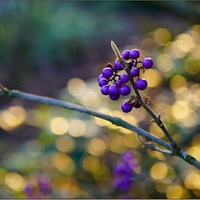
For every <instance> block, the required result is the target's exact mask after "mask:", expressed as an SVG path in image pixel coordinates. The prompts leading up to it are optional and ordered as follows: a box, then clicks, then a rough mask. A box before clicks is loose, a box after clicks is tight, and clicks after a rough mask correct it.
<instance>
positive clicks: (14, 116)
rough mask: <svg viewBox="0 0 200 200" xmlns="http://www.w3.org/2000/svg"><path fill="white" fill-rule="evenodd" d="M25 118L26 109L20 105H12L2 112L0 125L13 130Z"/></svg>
mask: <svg viewBox="0 0 200 200" xmlns="http://www.w3.org/2000/svg"><path fill="white" fill-rule="evenodd" d="M25 119H26V111H25V110H24V108H22V107H21V106H12V107H10V108H8V109H7V110H5V111H3V113H2V120H3V121H1V127H2V128H3V129H5V130H8V131H9V130H13V129H15V128H16V127H18V126H19V125H21V124H22V123H24V121H25Z"/></svg>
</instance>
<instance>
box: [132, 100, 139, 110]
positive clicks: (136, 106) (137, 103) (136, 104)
mask: <svg viewBox="0 0 200 200" xmlns="http://www.w3.org/2000/svg"><path fill="white" fill-rule="evenodd" d="M133 107H135V108H140V107H141V104H140V102H139V101H137V102H136V103H134V104H133Z"/></svg>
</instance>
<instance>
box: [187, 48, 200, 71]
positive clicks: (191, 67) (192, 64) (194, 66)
mask: <svg viewBox="0 0 200 200" xmlns="http://www.w3.org/2000/svg"><path fill="white" fill-rule="evenodd" d="M199 50H200V49H199ZM199 68H200V60H199V59H198V58H197V59H194V58H189V59H188V60H186V62H185V70H186V71H187V73H189V74H191V75H195V74H197V73H199Z"/></svg>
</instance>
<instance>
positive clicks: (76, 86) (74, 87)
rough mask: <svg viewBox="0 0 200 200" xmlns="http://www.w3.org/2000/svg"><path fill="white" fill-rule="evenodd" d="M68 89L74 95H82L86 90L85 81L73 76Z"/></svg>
mask: <svg viewBox="0 0 200 200" xmlns="http://www.w3.org/2000/svg"><path fill="white" fill-rule="evenodd" d="M67 87H68V91H69V93H70V94H71V95H73V96H81V95H82V94H83V92H84V91H85V87H86V86H85V82H84V81H83V80H81V79H80V78H72V79H71V80H70V81H69V82H68V84H67Z"/></svg>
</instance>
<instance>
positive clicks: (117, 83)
mask: <svg viewBox="0 0 200 200" xmlns="http://www.w3.org/2000/svg"><path fill="white" fill-rule="evenodd" d="M115 85H116V86H117V87H118V88H121V86H122V82H121V81H120V80H116V81H115Z"/></svg>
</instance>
